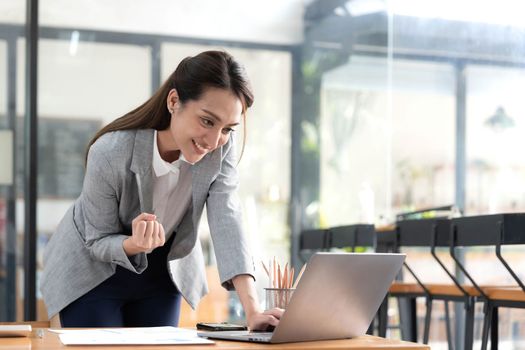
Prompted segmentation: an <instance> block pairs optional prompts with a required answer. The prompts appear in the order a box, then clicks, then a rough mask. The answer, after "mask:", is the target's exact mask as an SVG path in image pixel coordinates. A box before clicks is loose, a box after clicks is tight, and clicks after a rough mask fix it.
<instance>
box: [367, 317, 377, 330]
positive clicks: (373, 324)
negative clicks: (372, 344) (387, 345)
mask: <svg viewBox="0 0 525 350" xmlns="http://www.w3.org/2000/svg"><path fill="white" fill-rule="evenodd" d="M376 319H377V315H376V317H374V319H373V320H372V322H371V323H370V326H368V329H367V330H366V334H368V335H374V329H375V322H376Z"/></svg>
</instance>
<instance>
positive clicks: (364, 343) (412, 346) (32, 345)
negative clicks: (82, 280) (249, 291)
mask: <svg viewBox="0 0 525 350" xmlns="http://www.w3.org/2000/svg"><path fill="white" fill-rule="evenodd" d="M38 331H39V330H38V329H34V330H33V335H32V336H31V337H30V338H3V339H0V350H1V349H10V350H17V349H28V350H29V349H31V350H51V349H70V350H96V349H108V350H124V349H126V350H130V349H141V350H146V349H151V350H167V349H175V350H187V349H210V350H213V349H221V350H242V349H250V350H252V349H272V350H277V349H289V350H292V349H294V350H303V349H306V350H309V349H323V350H330V349H352V350H371V349H396V350H430V347H429V346H428V345H424V344H417V343H410V342H404V341H400V340H392V339H385V338H379V337H374V336H368V335H365V336H362V337H358V338H353V339H341V340H327V341H316V342H302V343H288V344H258V343H247V342H235V341H218V340H217V341H215V344H211V345H140V346H137V345H129V346H119V345H107V346H93V345H90V346H77V345H75V346H65V345H62V343H61V342H60V340H59V338H58V335H57V334H56V333H52V332H49V331H48V330H47V329H46V330H44V332H43V336H42V338H39V337H37V336H36V334H37V333H38Z"/></svg>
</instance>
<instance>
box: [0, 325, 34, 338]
mask: <svg viewBox="0 0 525 350" xmlns="http://www.w3.org/2000/svg"><path fill="white" fill-rule="evenodd" d="M30 334H31V326H30V325H25V324H13V325H0V338H4V337H27V336H29V335H30Z"/></svg>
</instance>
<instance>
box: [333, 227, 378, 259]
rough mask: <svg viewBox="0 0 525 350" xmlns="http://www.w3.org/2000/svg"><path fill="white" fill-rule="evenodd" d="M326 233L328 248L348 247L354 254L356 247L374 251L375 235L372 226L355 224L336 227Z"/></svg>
mask: <svg viewBox="0 0 525 350" xmlns="http://www.w3.org/2000/svg"><path fill="white" fill-rule="evenodd" d="M328 231H329V232H328V247H329V248H346V247H349V248H350V249H351V251H352V252H355V251H356V248H357V247H366V248H372V249H375V246H376V242H375V237H376V235H375V228H374V225H368V224H356V225H346V226H337V227H331V228H330V229H329V230H328Z"/></svg>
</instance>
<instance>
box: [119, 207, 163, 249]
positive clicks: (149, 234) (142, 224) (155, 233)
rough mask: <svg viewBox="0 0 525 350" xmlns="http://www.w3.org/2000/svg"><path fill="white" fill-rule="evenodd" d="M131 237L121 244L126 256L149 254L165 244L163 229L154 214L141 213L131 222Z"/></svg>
mask: <svg viewBox="0 0 525 350" xmlns="http://www.w3.org/2000/svg"><path fill="white" fill-rule="evenodd" d="M131 231H132V233H131V236H130V237H129V238H127V239H125V240H124V242H123V243H122V245H123V247H124V251H125V252H126V255H127V256H132V255H135V254H138V253H142V252H150V251H152V250H153V249H155V248H157V247H161V246H163V245H164V243H165V242H166V235H165V234H164V227H162V224H161V223H159V222H158V221H157V216H156V215H154V214H148V213H141V214H140V215H139V216H137V217H136V218H135V219H133V221H132V222H131Z"/></svg>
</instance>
